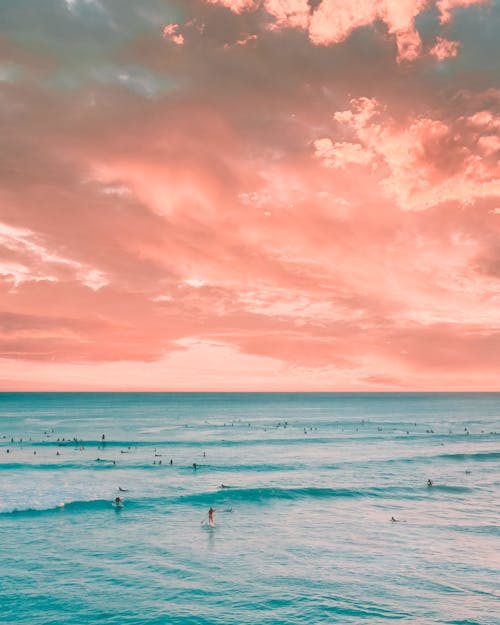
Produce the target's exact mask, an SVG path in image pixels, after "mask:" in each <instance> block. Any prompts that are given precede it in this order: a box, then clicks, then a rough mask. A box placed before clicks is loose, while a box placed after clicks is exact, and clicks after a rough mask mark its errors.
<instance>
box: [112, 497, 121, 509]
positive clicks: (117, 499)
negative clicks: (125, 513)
mask: <svg viewBox="0 0 500 625" xmlns="http://www.w3.org/2000/svg"><path fill="white" fill-rule="evenodd" d="M113 505H114V506H115V508H121V507H122V506H123V499H122V498H121V497H115V500H114V502H113Z"/></svg>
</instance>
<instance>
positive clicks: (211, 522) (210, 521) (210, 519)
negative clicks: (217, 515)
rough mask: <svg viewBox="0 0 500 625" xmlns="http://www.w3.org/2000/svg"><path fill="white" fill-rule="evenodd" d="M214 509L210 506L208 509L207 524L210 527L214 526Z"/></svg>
mask: <svg viewBox="0 0 500 625" xmlns="http://www.w3.org/2000/svg"><path fill="white" fill-rule="evenodd" d="M215 511H216V508H212V507H211V508H210V510H209V511H208V524H209V525H210V527H214V525H215V521H214V512H215Z"/></svg>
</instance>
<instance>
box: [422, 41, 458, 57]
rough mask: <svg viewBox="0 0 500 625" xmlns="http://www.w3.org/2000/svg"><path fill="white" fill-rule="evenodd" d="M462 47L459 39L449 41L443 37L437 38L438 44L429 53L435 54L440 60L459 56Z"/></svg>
mask: <svg viewBox="0 0 500 625" xmlns="http://www.w3.org/2000/svg"><path fill="white" fill-rule="evenodd" d="M459 48H460V42H459V41H449V40H448V39H444V38H443V37H437V38H436V45H435V46H434V47H433V48H431V49H430V51H429V53H430V54H432V55H433V56H435V57H436V58H437V59H438V60H439V61H444V59H449V58H453V57H455V56H457V54H458V49H459Z"/></svg>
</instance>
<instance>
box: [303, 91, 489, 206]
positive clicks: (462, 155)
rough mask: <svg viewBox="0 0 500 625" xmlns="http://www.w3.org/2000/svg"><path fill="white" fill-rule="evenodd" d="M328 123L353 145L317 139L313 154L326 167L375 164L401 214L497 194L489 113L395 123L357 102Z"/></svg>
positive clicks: (375, 107) (372, 105)
mask: <svg viewBox="0 0 500 625" xmlns="http://www.w3.org/2000/svg"><path fill="white" fill-rule="evenodd" d="M334 119H335V120H336V121H337V122H338V123H339V124H340V126H341V128H344V129H345V132H351V133H354V136H355V138H356V139H357V140H358V143H345V142H336V143H333V142H332V141H331V140H330V139H328V138H321V139H318V140H317V141H316V142H315V143H314V146H315V156H316V157H317V158H319V159H320V160H321V162H322V163H323V165H325V166H326V167H331V168H344V167H345V166H346V165H347V164H354V163H356V164H360V165H371V166H372V167H373V166H376V167H377V171H378V172H379V173H378V174H377V179H378V184H379V185H380V187H381V188H382V189H383V190H384V192H385V193H386V194H387V195H388V196H390V197H393V198H394V199H395V200H396V201H397V203H398V205H399V206H400V207H401V208H402V209H403V210H425V209H429V208H431V207H433V206H435V205H437V204H440V203H444V202H450V201H459V202H461V203H462V204H465V203H468V202H473V201H475V200H478V199H481V198H487V197H498V196H500V166H499V163H498V160H497V159H495V158H494V156H492V155H493V154H494V153H495V152H496V151H497V149H498V141H497V139H498V137H496V136H495V135H491V134H489V133H490V129H491V128H496V127H497V125H498V123H499V122H500V117H499V116H497V115H495V114H494V113H493V112H492V111H489V112H485V111H482V112H480V113H477V114H475V115H473V116H470V117H468V118H464V117H461V118H458V119H455V120H450V121H448V120H441V119H433V118H430V117H426V116H416V117H410V118H409V119H406V120H405V121H404V122H397V121H396V120H395V119H393V118H391V116H390V114H389V113H388V112H387V111H386V110H385V109H384V107H383V106H381V105H380V104H379V103H378V102H377V101H376V100H374V99H373V98H372V99H370V98H358V99H355V100H352V102H351V108H350V109H348V110H344V111H338V112H336V113H335V114H334ZM471 125H472V126H474V131H472V132H470V131H468V127H470V126H471Z"/></svg>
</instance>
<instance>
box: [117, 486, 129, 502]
mask: <svg viewBox="0 0 500 625" xmlns="http://www.w3.org/2000/svg"><path fill="white" fill-rule="evenodd" d="M118 490H119V491H120V492H122V493H127V492H128V488H122V487H121V486H118ZM118 499H119V497H118Z"/></svg>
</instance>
